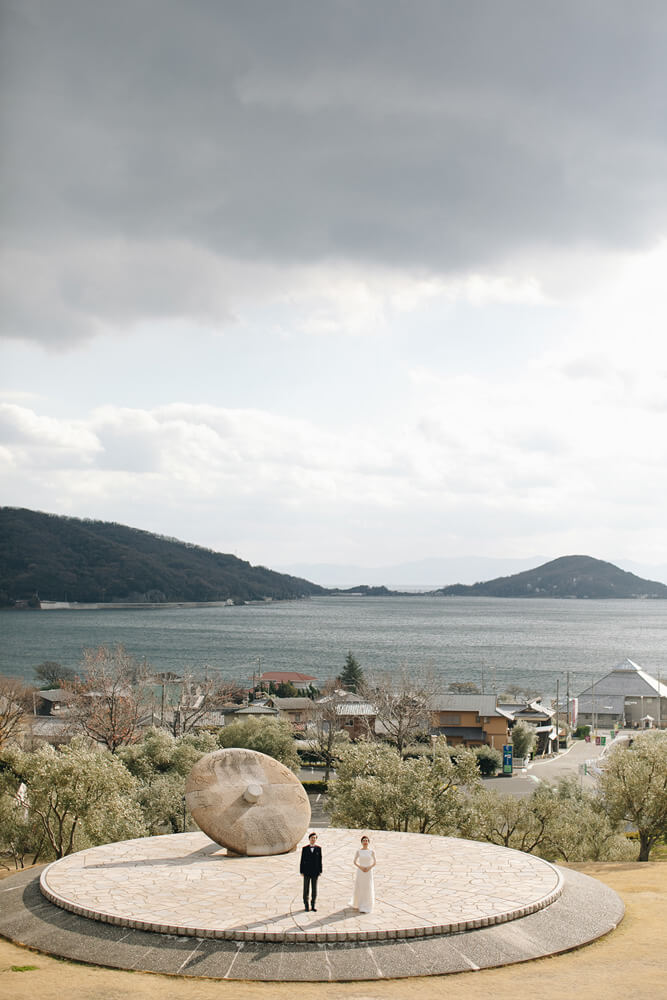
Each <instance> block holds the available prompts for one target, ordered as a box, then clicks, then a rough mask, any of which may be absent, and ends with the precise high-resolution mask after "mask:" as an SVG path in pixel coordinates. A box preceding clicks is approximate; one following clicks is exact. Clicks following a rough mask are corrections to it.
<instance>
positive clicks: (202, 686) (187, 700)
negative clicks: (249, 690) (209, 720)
mask: <svg viewBox="0 0 667 1000" xmlns="http://www.w3.org/2000/svg"><path fill="white" fill-rule="evenodd" d="M240 691H241V686H240V684H239V683H238V682H237V681H225V680H221V679H220V678H211V677H203V678H201V677H199V678H197V677H195V676H193V675H192V674H186V675H184V677H183V678H182V680H181V682H180V689H179V690H178V695H177V698H176V699H175V700H174V702H173V704H172V705H171V706H170V707H171V723H170V724H169V726H168V728H169V729H170V730H171V732H172V733H173V735H174V736H184V735H185V733H190V732H192V731H193V730H194V729H197V728H205V725H206V717H207V715H208V714H209V712H213V711H215V710H216V709H218V708H221V707H222V706H223V705H226V704H228V703H229V702H230V701H234V700H238V696H239V693H240Z"/></svg>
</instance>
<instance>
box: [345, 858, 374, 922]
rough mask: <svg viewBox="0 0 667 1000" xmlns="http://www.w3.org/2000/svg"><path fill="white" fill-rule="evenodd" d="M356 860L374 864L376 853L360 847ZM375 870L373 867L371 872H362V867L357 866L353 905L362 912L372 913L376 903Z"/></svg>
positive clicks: (360, 862)
mask: <svg viewBox="0 0 667 1000" xmlns="http://www.w3.org/2000/svg"><path fill="white" fill-rule="evenodd" d="M354 860H355V861H356V862H358V864H360V865H364V867H366V866H367V865H372V864H373V862H374V861H375V854H374V853H373V851H370V850H365V849H364V848H359V850H358V851H357V853H356V854H355V856H354ZM373 871H374V869H373V868H371V870H370V871H369V872H362V870H361V868H357V870H356V875H355V878H354V892H353V893H352V902H351V904H350V905H351V906H354V907H355V909H357V910H359V912H360V913H370V912H371V910H372V909H373V906H374V904H375V883H374V881H373Z"/></svg>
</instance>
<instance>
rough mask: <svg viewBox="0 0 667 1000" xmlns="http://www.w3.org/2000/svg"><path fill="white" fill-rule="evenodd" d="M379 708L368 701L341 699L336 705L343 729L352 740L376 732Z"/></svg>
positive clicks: (337, 715)
mask: <svg viewBox="0 0 667 1000" xmlns="http://www.w3.org/2000/svg"><path fill="white" fill-rule="evenodd" d="M376 713H377V710H376V708H375V706H374V705H369V704H368V702H366V701H341V702H338V704H337V705H336V717H337V719H338V723H339V725H340V727H341V729H344V730H345V732H346V733H347V734H348V736H349V737H350V739H351V740H359V739H363V738H364V737H366V738H367V737H368V736H369V735H370V734H371V733H373V732H375V717H376Z"/></svg>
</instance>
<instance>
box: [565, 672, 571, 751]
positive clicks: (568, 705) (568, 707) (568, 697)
mask: <svg viewBox="0 0 667 1000" xmlns="http://www.w3.org/2000/svg"><path fill="white" fill-rule="evenodd" d="M565 697H566V698H567V731H568V735H569V732H570V671H569V670H568V671H567V692H566V695H565Z"/></svg>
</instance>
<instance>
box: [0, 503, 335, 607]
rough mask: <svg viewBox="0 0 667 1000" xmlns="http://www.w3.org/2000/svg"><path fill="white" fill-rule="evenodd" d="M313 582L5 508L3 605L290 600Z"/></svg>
mask: <svg viewBox="0 0 667 1000" xmlns="http://www.w3.org/2000/svg"><path fill="white" fill-rule="evenodd" d="M322 593H325V591H324V590H323V589H322V588H321V587H318V586H317V585H316V584H314V583H309V581H308V580H302V579H299V578H297V577H293V576H288V575H285V574H283V573H276V572H274V571H272V570H270V569H266V568H265V567H264V566H251V565H250V563H248V562H244V561H243V560H242V559H237V557H236V556H232V555H223V554H222V553H220V552H213V551H212V550H211V549H205V548H202V547H200V546H198V545H190V544H188V543H187V542H181V541H179V540H178V539H176V538H165V537H163V536H162V535H154V534H151V532H149V531H140V530H138V529H137V528H128V527H126V526H125V525H122V524H114V523H112V522H107V521H88V520H80V519H78V518H74V517H60V516H58V515H56V514H43V513H40V512H37V511H33V510H24V509H19V508H15V507H0V604H4V605H5V606H7V605H10V606H11V605H12V604H13V603H14V602H15V601H27V600H30V599H32V598H34V596H35V595H37V596H38V598H39V599H40V600H43V601H70V602H71V601H76V602H82V603H89V602H90V603H97V602H114V601H115V602H157V603H161V602H166V601H226V600H233V601H239V602H242V601H252V600H263V599H265V598H273V599H274V600H283V599H288V598H295V597H305V596H309V595H314V594H322Z"/></svg>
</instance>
